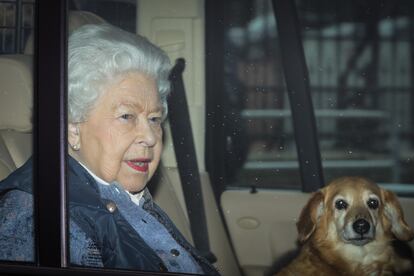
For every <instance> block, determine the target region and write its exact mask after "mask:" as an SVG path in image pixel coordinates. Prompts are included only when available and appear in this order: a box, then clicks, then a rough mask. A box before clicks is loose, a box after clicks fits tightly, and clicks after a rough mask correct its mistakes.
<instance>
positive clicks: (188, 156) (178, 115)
mask: <svg viewBox="0 0 414 276" xmlns="http://www.w3.org/2000/svg"><path fill="white" fill-rule="evenodd" d="M184 69H185V60H184V59H183V58H179V59H177V60H176V64H175V66H174V67H173V68H172V70H171V73H170V77H169V79H170V82H171V88H172V89H171V90H172V91H171V97H170V98H169V100H168V109H169V115H168V117H169V122H170V126H171V135H172V138H173V144H174V151H175V157H176V160H177V167H178V171H179V175H180V180H181V184H182V187H183V194H184V200H185V204H186V206H187V213H188V217H189V220H190V228H191V233H192V235H193V240H194V246H195V248H196V249H197V250H198V251H199V252H200V254H201V255H202V256H203V257H204V258H206V259H207V260H208V261H210V262H211V263H214V262H216V261H217V258H216V257H215V256H214V254H213V253H212V252H211V251H210V243H209V238H208V231H207V221H206V215H205V211H204V202H203V195H202V194H203V193H202V189H201V180H200V173H199V171H198V165H197V155H196V151H195V145H194V139H193V132H192V128H191V121H190V113H189V111H188V105H187V98H186V93H185V87H184V81H183V75H182V74H183V72H184Z"/></svg>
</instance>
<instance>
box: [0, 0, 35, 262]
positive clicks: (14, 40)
mask: <svg viewBox="0 0 414 276" xmlns="http://www.w3.org/2000/svg"><path fill="white" fill-rule="evenodd" d="M21 7H23V9H21ZM33 11H34V1H24V3H22V2H21V1H16V2H15V1H0V260H7V261H34V242H33V199H32V195H31V192H32V187H31V183H32V165H31V159H30V156H31V155H32V131H33V129H32V121H31V118H32V106H33V55H32V53H31V52H24V51H23V49H24V48H25V47H26V44H27V43H30V42H27V41H28V40H29V39H28V37H29V36H30V37H33V35H34V32H33V28H34V24H33V22H34V14H33ZM30 40H31V41H33V38H31V39H30ZM30 47H31V46H30Z"/></svg>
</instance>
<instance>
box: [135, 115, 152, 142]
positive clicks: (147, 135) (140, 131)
mask: <svg viewBox="0 0 414 276" xmlns="http://www.w3.org/2000/svg"><path fill="white" fill-rule="evenodd" d="M136 129H137V139H136V143H138V144H141V145H143V146H147V147H152V146H154V145H155V143H156V135H155V133H154V130H153V129H152V128H151V125H150V123H149V122H148V121H145V122H142V123H140V124H138V125H137V127H136Z"/></svg>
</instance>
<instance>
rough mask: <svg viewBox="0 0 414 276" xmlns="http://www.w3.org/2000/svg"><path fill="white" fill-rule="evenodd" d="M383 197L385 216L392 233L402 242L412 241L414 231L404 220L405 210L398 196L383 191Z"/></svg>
mask: <svg viewBox="0 0 414 276" xmlns="http://www.w3.org/2000/svg"><path fill="white" fill-rule="evenodd" d="M381 195H382V200H383V202H384V215H385V217H386V218H387V219H388V220H389V222H390V225H391V232H392V233H393V234H394V236H395V237H396V238H397V239H399V240H400V241H410V240H412V239H413V238H414V231H413V229H412V228H411V227H410V226H409V225H408V224H407V222H405V220H404V214H403V210H402V208H401V205H400V202H399V201H398V198H397V196H396V195H395V194H394V193H393V192H391V191H387V190H384V189H381Z"/></svg>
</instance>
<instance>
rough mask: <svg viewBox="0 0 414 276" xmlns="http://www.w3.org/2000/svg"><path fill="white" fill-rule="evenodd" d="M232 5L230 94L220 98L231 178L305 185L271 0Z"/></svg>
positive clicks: (227, 52)
mask: <svg viewBox="0 0 414 276" xmlns="http://www.w3.org/2000/svg"><path fill="white" fill-rule="evenodd" d="M228 7H229V10H232V11H233V12H232V13H229V14H228V15H227V16H226V17H225V18H224V22H223V25H224V32H225V33H224V34H225V37H224V57H223V58H224V66H225V72H224V73H225V75H224V81H225V87H224V88H225V91H223V93H224V95H225V96H224V99H223V102H220V105H221V106H222V110H223V112H224V114H223V117H224V118H225V120H224V131H225V136H226V137H227V141H225V143H226V145H227V151H226V153H225V156H224V158H225V160H226V161H225V164H226V166H227V167H226V168H225V170H224V171H225V174H226V178H227V182H228V184H230V185H235V186H256V187H274V186H275V185H277V186H278V187H289V188H292V187H300V179H299V167H298V161H297V154H296V145H295V141H294V138H293V126H292V120H291V113H290V105H289V101H288V97H287V93H286V89H285V84H284V78H283V74H282V67H281V58H280V50H279V48H278V46H279V45H278V43H279V42H278V37H277V32H276V24H275V18H274V15H273V9H272V4H271V1H263V0H256V1H228ZM217 99H219V97H217ZM221 106H218V108H221Z"/></svg>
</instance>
